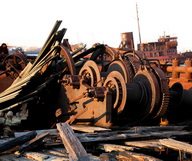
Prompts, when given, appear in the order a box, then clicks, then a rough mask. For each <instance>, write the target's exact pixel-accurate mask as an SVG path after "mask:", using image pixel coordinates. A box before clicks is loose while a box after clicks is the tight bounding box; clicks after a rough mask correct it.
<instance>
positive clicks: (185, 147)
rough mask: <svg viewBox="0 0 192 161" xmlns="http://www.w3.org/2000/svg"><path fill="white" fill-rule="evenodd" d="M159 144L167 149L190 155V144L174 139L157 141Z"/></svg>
mask: <svg viewBox="0 0 192 161" xmlns="http://www.w3.org/2000/svg"><path fill="white" fill-rule="evenodd" d="M159 142H160V143H161V144H162V145H164V146H166V147H168V148H171V149H174V150H178V151H183V152H187V153H190V154H192V145H191V144H188V143H185V142H181V141H177V140H174V139H161V140H159Z"/></svg>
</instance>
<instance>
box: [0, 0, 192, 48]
mask: <svg viewBox="0 0 192 161" xmlns="http://www.w3.org/2000/svg"><path fill="white" fill-rule="evenodd" d="M0 3H1V9H0V20H1V23H0V43H2V42H5V43H7V44H8V45H16V46H28V47H30V46H36V47H42V46H43V44H44V42H45V40H46V38H47V37H48V35H49V33H50V31H51V29H52V27H53V26H54V24H55V22H56V20H62V24H61V28H67V32H66V34H65V37H64V38H68V39H69V42H70V43H71V44H76V43H84V44H87V46H92V45H93V44H94V43H105V44H108V45H109V46H112V47H118V46H119V44H120V41H121V37H120V34H121V33H123V32H133V35H134V43H135V46H136V44H138V43H139V35H138V27H137V14H136V3H137V5H138V14H139V22H140V31H141V41H142V42H152V41H157V39H158V38H159V37H160V36H163V35H164V34H165V35H170V36H177V37H178V51H186V50H192V22H191V21H192V20H191V8H192V5H191V4H192V1H191V0H1V1H0Z"/></svg>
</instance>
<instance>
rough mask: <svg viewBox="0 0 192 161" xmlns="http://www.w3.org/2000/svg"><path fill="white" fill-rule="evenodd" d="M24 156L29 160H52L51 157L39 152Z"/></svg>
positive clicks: (28, 153)
mask: <svg viewBox="0 0 192 161" xmlns="http://www.w3.org/2000/svg"><path fill="white" fill-rule="evenodd" d="M24 156H25V157H26V158H28V159H33V160H37V161H43V160H47V159H48V158H50V156H49V155H46V154H42V153H38V152H27V153H24Z"/></svg>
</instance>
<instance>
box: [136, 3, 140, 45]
mask: <svg viewBox="0 0 192 161" xmlns="http://www.w3.org/2000/svg"><path fill="white" fill-rule="evenodd" d="M136 12H137V25H138V32H139V43H140V44H141V32H140V24H139V14H138V6H137V3H136Z"/></svg>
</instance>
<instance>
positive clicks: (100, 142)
mask: <svg viewBox="0 0 192 161" xmlns="http://www.w3.org/2000/svg"><path fill="white" fill-rule="evenodd" d="M86 129H87V132H86ZM185 129H186V127H184V126H168V127H157V126H156V127H132V128H125V129H122V130H120V129H119V130H115V129H114V130H110V129H105V128H97V127H91V126H85V125H84V126H83V125H81V126H79V127H78V126H77V125H76V126H74V127H73V126H70V125H69V124H68V123H57V129H48V130H36V131H28V132H15V137H14V138H3V139H1V140H0V154H1V155H0V160H13V161H14V160H37V161H39V160H46V161H50V160H51V161H56V160H73V161H77V160H78V161H80V160H82V161H94V160H95V161H98V160H103V161H104V160H109V161H110V160H114V161H116V160H136V161H140V160H150V161H158V160H190V159H191V155H192V145H191V144H190V143H191V137H192V133H191V131H189V130H185ZM73 130H74V131H75V132H74V131H73Z"/></svg>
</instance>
